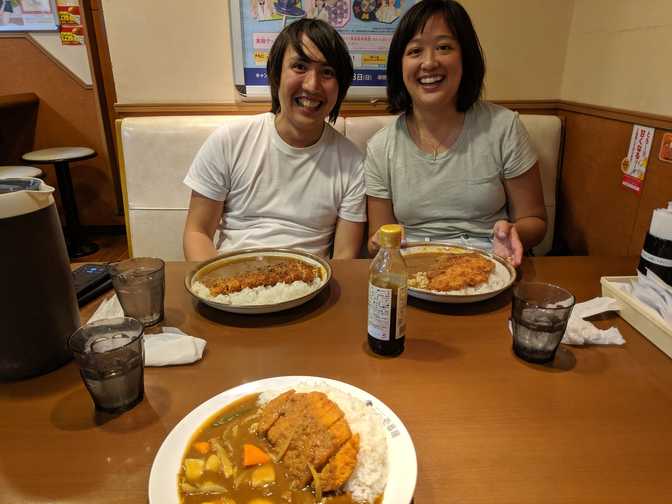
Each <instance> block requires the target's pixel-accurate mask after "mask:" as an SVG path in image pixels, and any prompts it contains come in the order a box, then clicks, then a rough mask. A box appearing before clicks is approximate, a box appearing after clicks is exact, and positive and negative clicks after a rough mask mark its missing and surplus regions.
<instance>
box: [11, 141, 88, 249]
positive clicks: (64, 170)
mask: <svg viewBox="0 0 672 504" xmlns="http://www.w3.org/2000/svg"><path fill="white" fill-rule="evenodd" d="M96 156H97V154H96V151H94V150H93V149H90V148H88V147H54V148H51V149H42V150H37V151H33V152H28V153H26V154H24V155H23V156H22V158H23V160H24V161H28V162H30V163H35V164H53V165H54V167H55V168H56V178H57V180H58V189H59V191H60V194H61V201H62V202H63V210H64V212H65V242H66V244H67V246H68V255H69V256H70V257H71V258H77V257H83V256H87V255H89V254H93V253H94V252H96V251H97V250H98V245H96V244H95V243H93V242H91V241H89V240H88V239H87V238H86V236H85V235H84V233H83V230H82V226H81V225H80V223H79V214H78V212H77V201H76V200H75V189H74V187H73V185H72V177H71V176H70V162H71V161H82V160H84V159H91V158H93V157H96Z"/></svg>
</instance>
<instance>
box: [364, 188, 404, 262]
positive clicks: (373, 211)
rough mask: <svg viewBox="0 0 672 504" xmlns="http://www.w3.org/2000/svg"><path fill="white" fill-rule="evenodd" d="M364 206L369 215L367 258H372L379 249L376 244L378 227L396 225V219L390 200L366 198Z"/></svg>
mask: <svg viewBox="0 0 672 504" xmlns="http://www.w3.org/2000/svg"><path fill="white" fill-rule="evenodd" d="M366 206H367V212H368V215H369V241H368V242H367V248H368V249H369V256H371V257H373V256H374V255H376V253H377V252H378V249H379V248H380V245H379V244H378V230H379V229H380V226H382V225H384V224H396V223H397V219H396V218H395V217H394V208H393V207H392V200H389V199H385V198H376V197H374V196H367V197H366Z"/></svg>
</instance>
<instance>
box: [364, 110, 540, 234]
mask: <svg viewBox="0 0 672 504" xmlns="http://www.w3.org/2000/svg"><path fill="white" fill-rule="evenodd" d="M536 161H537V156H536V153H535V152H534V149H533V148H532V145H531V144H530V140H529V137H528V134H527V131H526V130H525V127H524V126H523V124H522V123H521V121H520V119H519V117H518V113H517V112H513V111H511V110H509V109H506V108H504V107H500V106H498V105H494V104H492V103H488V102H482V101H479V102H476V103H475V104H474V105H473V106H472V107H471V108H470V109H469V110H468V111H467V113H466V116H465V119H464V126H463V129H462V132H461V133H460V136H459V137H458V139H457V140H456V141H455V143H454V144H453V145H452V146H451V147H450V149H448V150H447V151H446V152H442V153H441V154H439V155H438V156H437V158H436V159H434V156H433V155H432V154H427V153H425V152H422V151H421V150H420V149H419V148H418V147H417V146H416V145H415V143H414V142H413V139H412V138H411V137H410V135H409V133H408V129H407V127H406V118H405V116H404V115H403V114H402V115H401V116H399V117H398V118H397V120H396V121H394V122H393V123H392V124H390V125H389V126H386V127H385V128H383V129H382V130H380V131H379V132H378V133H376V134H375V135H374V136H373V137H372V138H371V139H370V140H369V143H368V145H367V149H366V159H365V162H364V167H365V176H366V193H367V194H368V195H369V196H375V197H377V198H385V199H391V200H392V204H393V207H394V215H395V217H396V219H397V221H398V222H399V223H401V224H403V225H404V226H405V228H406V234H407V239H408V240H409V241H423V240H427V239H430V240H431V241H448V240H452V241H455V240H460V239H462V240H470V239H475V240H476V241H483V240H486V239H487V238H488V237H489V236H490V233H491V231H492V227H493V225H494V224H495V222H496V221H498V220H500V219H508V212H507V205H506V193H505V191H504V185H503V183H502V181H503V180H504V179H509V178H513V177H517V176H519V175H522V174H523V173H525V172H526V171H527V170H529V169H530V168H531V167H532V166H533V165H534V164H535V163H536ZM467 243H468V242H467Z"/></svg>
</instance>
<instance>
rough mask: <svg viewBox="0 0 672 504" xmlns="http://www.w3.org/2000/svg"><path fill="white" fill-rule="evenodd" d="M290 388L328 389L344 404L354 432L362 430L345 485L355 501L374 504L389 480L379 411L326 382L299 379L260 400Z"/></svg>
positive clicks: (341, 405)
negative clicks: (308, 381)
mask: <svg viewBox="0 0 672 504" xmlns="http://www.w3.org/2000/svg"><path fill="white" fill-rule="evenodd" d="M290 388H291V389H294V390H295V391H296V392H313V391H317V392H323V393H325V394H326V395H327V397H329V399H331V400H332V401H334V402H335V403H336V404H337V405H338V407H339V408H341V410H342V411H343V413H344V414H345V419H346V420H347V421H348V424H350V430H351V431H352V433H353V434H354V433H359V453H358V455H357V465H356V466H355V470H354V471H353V473H352V476H350V479H349V480H348V482H347V483H346V484H345V487H344V489H345V491H346V492H350V494H351V495H352V498H353V499H354V500H355V501H358V502H369V503H370V504H373V502H374V499H375V498H376V497H378V496H379V495H381V494H382V493H383V491H384V490H385V484H386V482H387V438H386V436H385V427H384V425H383V418H382V416H381V415H380V413H378V412H377V411H376V410H375V408H374V407H373V406H371V405H369V404H367V403H365V402H364V401H362V400H361V399H357V398H355V397H353V396H351V395H350V394H348V393H346V392H343V391H342V390H339V389H337V388H335V387H332V386H331V385H328V384H326V383H325V382H316V383H299V384H297V385H295V386H292V387H287V388H285V389H282V390H270V391H267V392H263V393H262V394H261V395H260V396H259V403H260V404H266V403H267V402H268V401H270V400H271V399H273V398H275V397H277V396H278V395H280V394H282V393H283V392H285V391H287V390H289V389H290Z"/></svg>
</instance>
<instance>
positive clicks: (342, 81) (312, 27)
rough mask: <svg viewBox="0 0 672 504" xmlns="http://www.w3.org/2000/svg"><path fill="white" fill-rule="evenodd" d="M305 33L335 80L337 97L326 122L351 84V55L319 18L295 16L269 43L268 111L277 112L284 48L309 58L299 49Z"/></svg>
mask: <svg viewBox="0 0 672 504" xmlns="http://www.w3.org/2000/svg"><path fill="white" fill-rule="evenodd" d="M304 34H305V35H306V36H307V37H308V38H309V39H310V40H312V42H313V44H315V46H316V47H317V48H318V49H319V50H320V52H321V53H322V55H323V56H324V58H325V59H326V60H327V64H328V65H329V66H331V67H332V68H333V69H334V71H335V72H336V80H338V99H337V100H336V105H334V108H333V109H331V111H330V112H329V121H331V122H332V123H335V122H336V119H337V118H338V112H339V110H340V108H341V103H342V102H343V99H344V98H345V94H346V93H347V92H348V88H349V87H350V84H352V75H353V68H352V58H350V53H349V52H348V47H347V46H346V45H345V42H343V39H342V38H341V36H340V35H339V34H338V32H337V31H336V30H334V28H332V26H331V25H329V24H328V23H325V22H324V21H321V20H319V19H306V18H303V19H299V20H298V21H295V22H293V23H292V24H290V25H289V26H287V27H286V28H285V29H284V30H282V31H281V32H280V33H279V34H278V37H277V38H276V39H275V42H273V47H271V52H270V54H269V56H268V62H267V63H266V73H267V74H268V82H269V83H270V85H271V99H272V104H271V112H273V113H274V114H277V113H278V112H280V99H279V98H278V90H279V89H280V75H281V74H282V60H283V58H284V57H285V51H286V50H287V47H289V45H290V44H291V46H292V47H293V48H294V50H295V51H296V52H297V54H298V55H299V56H300V57H301V58H304V59H306V60H307V61H310V58H309V57H308V56H307V55H306V52H305V51H304V50H303V44H302V43H301V39H302V38H303V35H304Z"/></svg>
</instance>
